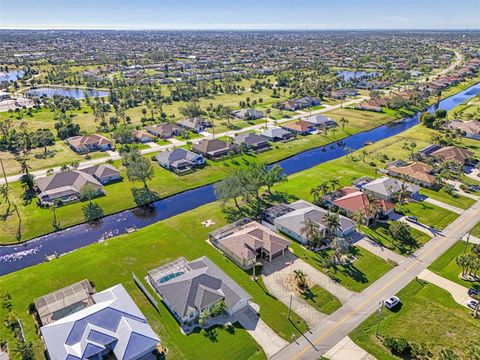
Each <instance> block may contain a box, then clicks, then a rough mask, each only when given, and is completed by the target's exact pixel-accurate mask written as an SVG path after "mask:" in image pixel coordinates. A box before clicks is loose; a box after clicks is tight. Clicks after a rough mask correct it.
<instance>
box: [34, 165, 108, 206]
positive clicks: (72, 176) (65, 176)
mask: <svg viewBox="0 0 480 360" xmlns="http://www.w3.org/2000/svg"><path fill="white" fill-rule="evenodd" d="M36 185H37V190H38V192H39V194H38V199H39V201H40V204H42V205H53V203H54V201H55V200H58V201H60V202H61V203H63V204H64V203H69V202H72V201H76V200H79V199H80V193H81V190H82V188H83V187H84V186H85V185H91V186H93V187H95V188H96V189H97V191H98V195H101V194H103V186H102V184H100V183H99V182H98V180H97V179H95V178H94V177H93V176H92V175H90V174H88V173H86V172H83V171H80V170H72V171H65V172H59V173H57V174H54V175H50V176H45V177H41V178H38V179H36Z"/></svg>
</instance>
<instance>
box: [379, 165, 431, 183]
mask: <svg viewBox="0 0 480 360" xmlns="http://www.w3.org/2000/svg"><path fill="white" fill-rule="evenodd" d="M432 170H433V168H432V167H431V166H430V165H427V164H425V163H422V162H418V161H417V162H414V163H411V164H409V165H406V166H396V165H393V166H390V167H389V168H388V171H390V172H392V173H396V174H399V175H403V176H406V177H409V178H411V179H415V180H418V181H422V182H425V183H427V184H432V185H433V184H434V183H435V176H433V175H431V174H430V172H431V171H432Z"/></svg>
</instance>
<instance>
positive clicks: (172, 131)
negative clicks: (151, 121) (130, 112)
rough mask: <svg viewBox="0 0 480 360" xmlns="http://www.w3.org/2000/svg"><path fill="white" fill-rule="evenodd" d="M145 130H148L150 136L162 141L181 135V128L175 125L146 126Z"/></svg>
mask: <svg viewBox="0 0 480 360" xmlns="http://www.w3.org/2000/svg"><path fill="white" fill-rule="evenodd" d="M145 130H147V131H148V132H149V133H150V134H152V135H154V136H156V137H159V138H161V139H169V138H172V137H174V136H178V135H180V132H181V128H180V127H179V126H177V125H174V124H160V125H152V126H146V127H145Z"/></svg>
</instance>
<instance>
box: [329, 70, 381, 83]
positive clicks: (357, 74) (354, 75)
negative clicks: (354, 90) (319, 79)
mask: <svg viewBox="0 0 480 360" xmlns="http://www.w3.org/2000/svg"><path fill="white" fill-rule="evenodd" d="M377 75H378V74H377V73H376V72H368V71H350V70H341V71H338V72H337V76H341V77H343V79H344V80H345V81H349V80H352V79H359V78H363V77H375V76H377Z"/></svg>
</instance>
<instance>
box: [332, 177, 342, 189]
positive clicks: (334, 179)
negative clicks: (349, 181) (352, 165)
mask: <svg viewBox="0 0 480 360" xmlns="http://www.w3.org/2000/svg"><path fill="white" fill-rule="evenodd" d="M329 183H330V186H331V189H332V190H334V191H335V190H336V189H337V187H339V186H340V180H338V179H337V178H333V179H330V181H329Z"/></svg>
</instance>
